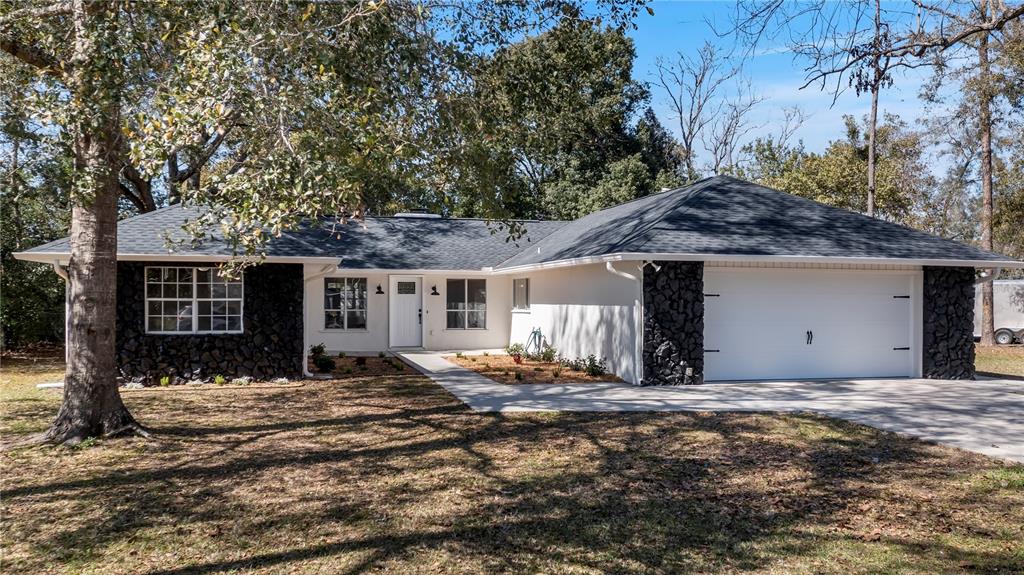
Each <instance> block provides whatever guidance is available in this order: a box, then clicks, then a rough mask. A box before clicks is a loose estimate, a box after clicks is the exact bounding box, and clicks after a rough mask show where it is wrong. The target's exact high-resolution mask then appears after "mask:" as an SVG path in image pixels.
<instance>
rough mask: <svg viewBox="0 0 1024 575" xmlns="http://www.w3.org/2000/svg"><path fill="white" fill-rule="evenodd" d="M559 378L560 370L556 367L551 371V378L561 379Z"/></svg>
mask: <svg viewBox="0 0 1024 575" xmlns="http://www.w3.org/2000/svg"><path fill="white" fill-rule="evenodd" d="M561 376H562V368H561V367H556V368H555V369H552V370H551V377H561Z"/></svg>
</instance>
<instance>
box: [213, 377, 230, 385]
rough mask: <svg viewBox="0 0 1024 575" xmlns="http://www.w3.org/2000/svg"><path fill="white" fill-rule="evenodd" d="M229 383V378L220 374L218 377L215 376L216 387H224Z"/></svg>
mask: <svg viewBox="0 0 1024 575" xmlns="http://www.w3.org/2000/svg"><path fill="white" fill-rule="evenodd" d="M227 382H228V380H227V378H226V377H224V376H223V375H219V374H218V375H216V376H214V378H213V383H215V384H216V385H224V384H225V383H227Z"/></svg>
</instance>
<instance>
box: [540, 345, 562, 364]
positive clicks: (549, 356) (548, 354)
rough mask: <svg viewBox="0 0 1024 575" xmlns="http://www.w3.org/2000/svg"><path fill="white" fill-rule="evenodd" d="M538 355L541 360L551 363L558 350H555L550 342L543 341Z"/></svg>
mask: <svg viewBox="0 0 1024 575" xmlns="http://www.w3.org/2000/svg"><path fill="white" fill-rule="evenodd" d="M538 355H539V356H540V360H541V361H546V362H548V363H551V362H552V361H555V358H556V357H558V350H556V349H555V347H554V346H553V345H551V344H550V343H547V342H545V343H544V347H542V348H541V350H540V353H539V354H538Z"/></svg>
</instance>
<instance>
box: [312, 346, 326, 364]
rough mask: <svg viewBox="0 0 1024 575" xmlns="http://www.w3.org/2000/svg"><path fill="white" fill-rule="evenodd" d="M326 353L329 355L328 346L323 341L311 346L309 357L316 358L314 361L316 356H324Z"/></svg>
mask: <svg viewBox="0 0 1024 575" xmlns="http://www.w3.org/2000/svg"><path fill="white" fill-rule="evenodd" d="M324 355H327V346H325V345H324V344H323V343H322V342H321V343H318V344H316V345H311V346H309V357H311V358H313V359H314V363H315V360H316V358H318V357H322V356H324Z"/></svg>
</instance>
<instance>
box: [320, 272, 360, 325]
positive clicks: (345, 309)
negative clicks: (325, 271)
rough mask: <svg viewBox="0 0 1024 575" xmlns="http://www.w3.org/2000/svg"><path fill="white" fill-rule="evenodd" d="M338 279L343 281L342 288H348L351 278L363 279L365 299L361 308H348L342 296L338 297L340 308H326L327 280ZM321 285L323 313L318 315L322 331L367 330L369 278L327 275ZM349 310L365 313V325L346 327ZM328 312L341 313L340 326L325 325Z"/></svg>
mask: <svg viewBox="0 0 1024 575" xmlns="http://www.w3.org/2000/svg"><path fill="white" fill-rule="evenodd" d="M339 280H340V281H342V282H343V287H342V289H343V290H344V289H347V288H348V282H349V281H351V280H362V281H363V284H364V288H365V290H366V299H365V300H364V304H365V307H363V308H356V309H349V308H348V303H347V302H346V301H345V298H344V297H340V298H338V301H340V302H341V308H338V309H335V308H328V307H327V282H329V281H339ZM323 286H324V299H323V315H321V316H320V317H321V319H323V324H322V325H323V330H324V331H330V332H358V331H367V330H368V329H369V328H370V278H368V277H364V276H329V277H325V278H324V283H323ZM350 311H361V312H363V313H364V314H366V317H365V319H364V324H365V325H363V327H348V312H350ZM328 312H335V313H340V314H341V318H342V327H327V313H328Z"/></svg>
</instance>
